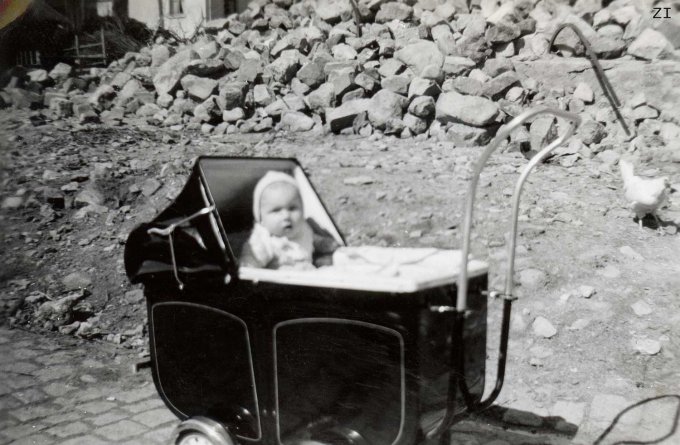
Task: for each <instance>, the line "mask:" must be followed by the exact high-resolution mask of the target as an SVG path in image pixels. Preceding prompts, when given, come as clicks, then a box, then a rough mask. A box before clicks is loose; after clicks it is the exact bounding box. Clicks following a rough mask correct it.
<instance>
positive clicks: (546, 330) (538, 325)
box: [532, 317, 557, 338]
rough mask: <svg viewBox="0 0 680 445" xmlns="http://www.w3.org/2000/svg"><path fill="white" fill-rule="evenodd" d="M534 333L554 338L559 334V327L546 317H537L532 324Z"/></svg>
mask: <svg viewBox="0 0 680 445" xmlns="http://www.w3.org/2000/svg"><path fill="white" fill-rule="evenodd" d="M532 328H533V331H534V334H536V335H538V336H539V337H543V338H552V337H554V336H555V335H556V334H557V329H555V326H553V324H552V323H550V321H548V320H547V319H546V318H544V317H536V319H535V320H534V323H533V324H532Z"/></svg>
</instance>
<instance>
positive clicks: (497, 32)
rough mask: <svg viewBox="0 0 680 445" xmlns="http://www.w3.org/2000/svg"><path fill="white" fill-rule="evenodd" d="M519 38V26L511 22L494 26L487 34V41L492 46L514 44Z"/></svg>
mask: <svg viewBox="0 0 680 445" xmlns="http://www.w3.org/2000/svg"><path fill="white" fill-rule="evenodd" d="M519 36H520V29H519V26H517V25H515V24H514V23H509V22H504V23H497V24H495V25H492V26H491V27H490V28H489V29H487V31H486V34H485V37H486V40H487V41H488V42H489V43H492V44H496V43H508V42H512V41H513V40H515V39H516V38H517V37H519Z"/></svg>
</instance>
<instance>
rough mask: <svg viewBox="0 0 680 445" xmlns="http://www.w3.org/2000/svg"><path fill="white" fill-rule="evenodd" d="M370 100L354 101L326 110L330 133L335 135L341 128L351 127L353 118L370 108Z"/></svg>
mask: <svg viewBox="0 0 680 445" xmlns="http://www.w3.org/2000/svg"><path fill="white" fill-rule="evenodd" d="M371 105H372V101H371V99H355V100H351V101H348V102H345V103H344V104H342V105H340V106H339V107H336V108H329V109H327V110H326V122H328V125H329V127H330V129H331V131H333V132H335V133H337V132H339V131H340V130H342V129H343V128H347V127H351V126H352V122H353V121H354V118H355V117H357V115H359V114H360V113H362V112H366V111H368V109H369V108H370V107H371Z"/></svg>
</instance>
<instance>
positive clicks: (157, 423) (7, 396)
mask: <svg viewBox="0 0 680 445" xmlns="http://www.w3.org/2000/svg"><path fill="white" fill-rule="evenodd" d="M135 358H136V357H135V355H134V354H133V353H131V352H128V351H125V350H120V349H116V348H114V347H113V346H112V345H109V344H91V343H85V342H79V341H78V340H75V339H72V338H68V337H60V338H45V337H42V336H40V335H37V334H33V333H28V332H22V331H18V330H5V329H0V444H9V443H11V444H16V445H19V444H57V443H58V444H65V445H66V444H68V445H75V444H82V445H97V444H108V443H126V444H157V443H166V442H167V440H168V438H169V436H170V434H171V432H172V429H173V428H174V427H175V425H176V424H177V419H176V418H175V416H174V415H173V414H172V413H171V412H170V411H169V410H168V409H167V408H165V405H164V404H163V402H162V401H161V399H160V398H159V397H158V395H157V393H156V388H155V387H154V385H153V382H152V380H151V374H150V372H149V371H148V370H145V371H142V372H140V373H137V374H135V373H133V371H132V368H131V363H133V362H134V359H135Z"/></svg>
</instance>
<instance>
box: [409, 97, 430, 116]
mask: <svg viewBox="0 0 680 445" xmlns="http://www.w3.org/2000/svg"><path fill="white" fill-rule="evenodd" d="M408 112H409V113H411V114H413V115H414V116H417V117H420V118H423V119H428V118H430V117H431V116H433V115H434V112H435V104H434V98H432V97H430V96H421V97H414V98H413V100H412V101H411V103H410V105H409V106H408Z"/></svg>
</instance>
